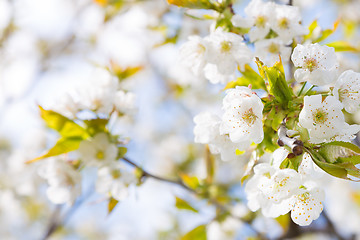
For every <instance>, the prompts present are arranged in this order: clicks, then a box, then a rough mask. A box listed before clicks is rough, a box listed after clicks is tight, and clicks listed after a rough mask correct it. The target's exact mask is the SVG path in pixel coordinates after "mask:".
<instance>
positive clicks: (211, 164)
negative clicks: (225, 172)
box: [205, 146, 215, 185]
mask: <svg viewBox="0 0 360 240" xmlns="http://www.w3.org/2000/svg"><path fill="white" fill-rule="evenodd" d="M205 163H206V180H205V181H206V184H209V185H210V184H212V182H213V180H214V175H215V158H214V156H213V155H212V154H211V152H210V149H209V146H206V151H205Z"/></svg>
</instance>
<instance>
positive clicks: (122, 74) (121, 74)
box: [111, 63, 144, 82]
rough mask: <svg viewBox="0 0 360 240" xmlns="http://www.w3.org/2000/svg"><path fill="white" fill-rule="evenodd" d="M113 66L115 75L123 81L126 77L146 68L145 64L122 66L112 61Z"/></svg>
mask: <svg viewBox="0 0 360 240" xmlns="http://www.w3.org/2000/svg"><path fill="white" fill-rule="evenodd" d="M111 67H112V70H113V72H114V74H115V76H116V77H117V78H118V79H119V81H120V82H121V81H123V80H124V79H127V78H129V77H132V76H133V75H135V74H137V73H138V72H140V71H141V70H143V68H144V67H143V66H135V67H127V68H122V67H120V66H119V65H116V64H115V63H112V65H111Z"/></svg>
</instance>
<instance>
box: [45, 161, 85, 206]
mask: <svg viewBox="0 0 360 240" xmlns="http://www.w3.org/2000/svg"><path fill="white" fill-rule="evenodd" d="M39 175H40V176H41V177H42V178H44V179H46V180H47V181H48V183H49V187H48V189H47V190H46V195H47V196H48V198H49V199H50V201H52V202H53V203H55V204H62V203H70V204H71V203H73V202H74V201H75V199H76V198H77V197H78V196H79V195H80V194H81V174H80V173H79V172H78V171H76V170H75V169H74V167H73V166H72V165H71V164H69V163H67V162H65V161H63V160H62V159H59V158H51V159H48V160H47V161H46V162H45V163H44V164H43V165H42V166H41V167H40V168H39Z"/></svg>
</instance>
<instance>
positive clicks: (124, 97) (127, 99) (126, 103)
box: [114, 90, 137, 114]
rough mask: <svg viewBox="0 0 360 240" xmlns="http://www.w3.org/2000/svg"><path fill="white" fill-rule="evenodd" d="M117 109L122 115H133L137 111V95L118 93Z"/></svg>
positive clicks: (116, 98) (116, 97)
mask: <svg viewBox="0 0 360 240" xmlns="http://www.w3.org/2000/svg"><path fill="white" fill-rule="evenodd" d="M114 101H115V107H116V110H117V111H119V112H120V113H121V114H133V113H134V112H135V111H136V109H137V108H136V102H135V101H136V95H135V94H134V93H132V92H124V91H121V90H120V91H117V92H116V95H115V100H114Z"/></svg>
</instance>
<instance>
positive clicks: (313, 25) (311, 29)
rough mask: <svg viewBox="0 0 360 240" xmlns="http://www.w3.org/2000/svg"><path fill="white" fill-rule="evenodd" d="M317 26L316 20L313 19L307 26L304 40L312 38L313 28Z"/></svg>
mask: <svg viewBox="0 0 360 240" xmlns="http://www.w3.org/2000/svg"><path fill="white" fill-rule="evenodd" d="M317 27H319V23H318V21H317V20H316V19H315V20H314V21H313V22H312V23H311V24H310V25H309V27H308V29H309V34H308V35H306V36H304V40H308V39H311V38H312V35H313V33H314V30H315V29H316V28H317Z"/></svg>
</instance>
